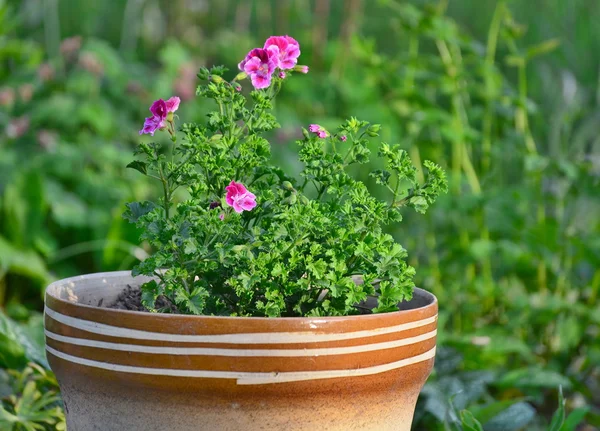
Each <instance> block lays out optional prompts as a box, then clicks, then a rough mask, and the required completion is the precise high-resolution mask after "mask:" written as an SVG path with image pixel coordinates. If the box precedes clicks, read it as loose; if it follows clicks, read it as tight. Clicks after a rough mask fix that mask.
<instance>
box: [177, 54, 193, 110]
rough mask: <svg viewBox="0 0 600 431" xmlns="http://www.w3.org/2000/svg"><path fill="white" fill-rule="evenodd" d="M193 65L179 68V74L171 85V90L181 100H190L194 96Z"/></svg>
mask: <svg viewBox="0 0 600 431" xmlns="http://www.w3.org/2000/svg"><path fill="white" fill-rule="evenodd" d="M197 70H198V66H197V65H196V64H195V63H192V62H190V63H185V64H182V65H181V67H180V68H179V74H178V76H177V78H176V80H175V82H174V83H173V90H174V91H175V93H177V94H179V96H180V97H181V99H182V100H184V101H186V100H191V99H193V98H194V96H196V79H197V78H196V71H197Z"/></svg>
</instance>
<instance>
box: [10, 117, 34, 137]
mask: <svg viewBox="0 0 600 431" xmlns="http://www.w3.org/2000/svg"><path fill="white" fill-rule="evenodd" d="M27 130H29V117H28V116H27V115H23V116H22V117H18V118H13V119H12V120H10V122H9V123H8V126H6V135H7V136H8V137H9V138H11V139H16V138H19V137H21V136H23V135H24V134H25V133H27Z"/></svg>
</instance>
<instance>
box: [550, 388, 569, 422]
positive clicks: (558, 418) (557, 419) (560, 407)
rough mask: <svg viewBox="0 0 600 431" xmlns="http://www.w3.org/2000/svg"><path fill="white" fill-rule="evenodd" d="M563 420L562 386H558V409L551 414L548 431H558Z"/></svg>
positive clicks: (563, 401) (563, 400)
mask: <svg viewBox="0 0 600 431" xmlns="http://www.w3.org/2000/svg"><path fill="white" fill-rule="evenodd" d="M564 422H565V398H564V396H563V390H562V386H559V388H558V410H556V412H555V413H554V415H553V416H552V422H550V428H548V431H560V429H561V427H562V426H563V424H564Z"/></svg>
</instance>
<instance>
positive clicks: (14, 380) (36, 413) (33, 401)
mask: <svg viewBox="0 0 600 431" xmlns="http://www.w3.org/2000/svg"><path fill="white" fill-rule="evenodd" d="M0 379H1V380H0V390H1V393H0V396H1V397H2V398H1V402H0V427H1V428H2V429H3V430H6V431H55V430H56V431H65V430H66V429H67V426H66V422H65V416H64V413H63V409H62V402H61V400H60V396H59V394H58V383H57V382H56V378H55V377H54V375H53V374H52V373H50V372H48V371H46V370H44V369H43V368H41V367H40V366H39V365H36V364H33V363H31V364H29V365H28V366H27V367H26V368H25V369H24V370H23V371H21V372H18V371H9V372H8V373H6V372H5V371H0Z"/></svg>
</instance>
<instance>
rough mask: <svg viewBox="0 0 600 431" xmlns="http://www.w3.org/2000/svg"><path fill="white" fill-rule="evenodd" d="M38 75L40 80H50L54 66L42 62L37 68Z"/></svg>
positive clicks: (52, 76)
mask: <svg viewBox="0 0 600 431" xmlns="http://www.w3.org/2000/svg"><path fill="white" fill-rule="evenodd" d="M38 76H39V77H40V79H41V80H42V81H50V80H51V79H53V78H54V67H52V65H51V64H50V63H44V64H42V65H41V66H40V68H39V69H38Z"/></svg>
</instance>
